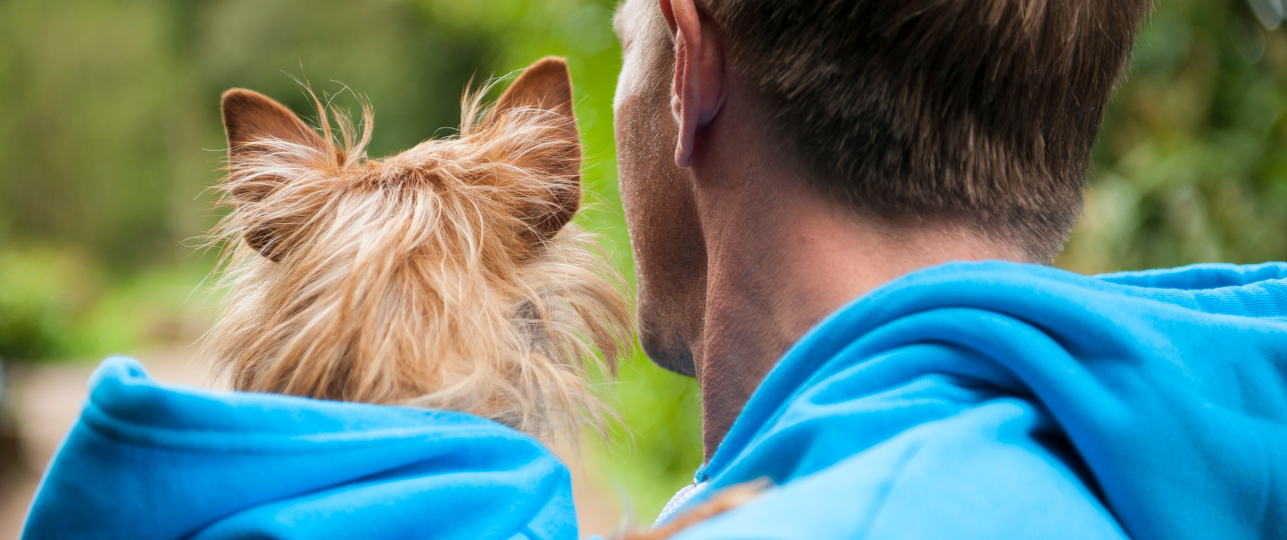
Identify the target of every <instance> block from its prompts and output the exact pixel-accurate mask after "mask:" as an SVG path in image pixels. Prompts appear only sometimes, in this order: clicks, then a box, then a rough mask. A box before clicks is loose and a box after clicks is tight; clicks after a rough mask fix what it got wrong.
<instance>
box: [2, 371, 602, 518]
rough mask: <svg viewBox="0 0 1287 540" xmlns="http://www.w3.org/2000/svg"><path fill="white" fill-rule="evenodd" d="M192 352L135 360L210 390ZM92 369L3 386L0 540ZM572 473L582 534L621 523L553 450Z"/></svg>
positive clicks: (26, 377) (22, 375) (22, 378)
mask: <svg viewBox="0 0 1287 540" xmlns="http://www.w3.org/2000/svg"><path fill="white" fill-rule="evenodd" d="M192 353H193V351H192V350H191V349H175V350H166V351H158V352H154V353H151V354H143V355H139V361H141V362H142V363H143V365H144V367H146V368H147V370H148V373H149V374H151V375H152V377H153V378H155V379H156V380H158V381H160V382H163V383H168V384H183V385H189V386H203V387H209V386H210V384H209V382H208V381H207V379H206V377H205V376H204V370H202V369H201V368H200V367H199V366H197V365H194V363H193V362H192ZM94 367H95V364H93V363H82V362H74V363H73V362H68V363H45V364H39V365H34V366H16V367H15V368H14V369H12V370H11V373H10V378H9V380H8V381H7V382H8V384H7V388H8V391H7V392H6V394H7V395H8V400H7V401H8V404H7V405H8V408H9V413H10V414H11V415H12V418H13V420H14V424H15V428H16V434H17V439H18V440H17V442H18V444H17V452H18V454H19V462H20V464H21V465H20V466H18V467H14V468H10V469H9V470H7V471H4V470H0V540H11V539H12V540H16V539H17V538H18V537H19V535H20V534H21V531H22V521H23V517H24V516H25V515H26V513H27V507H28V506H29V505H30V503H31V496H32V494H33V493H34V492H35V490H36V486H37V484H38V483H39V482H40V471H43V470H44V468H45V464H46V463H48V462H49V458H50V456H52V455H53V453H54V450H55V448H57V446H58V442H59V441H60V440H62V437H63V434H65V433H66V432H67V430H68V428H70V427H71V424H72V422H73V421H75V419H76V416H77V415H78V414H79V413H80V406H81V402H82V401H84V399H85V394H86V383H87V381H88V380H89V375H90V374H91V373H92V372H93V371H94ZM556 451H557V452H558V454H559V455H560V457H562V458H563V460H564V462H565V463H567V464H568V467H569V469H571V471H572V490H573V495H574V496H575V498H576V505H577V510H578V521H580V529H581V534H582V535H583V536H590V535H595V534H602V535H608V534H611V533H612V532H613V531H615V530H616V528H617V527H618V525H619V523H620V515H621V513H620V510H619V509H618V508H617V506H616V504H614V501H615V498H613V497H607V496H604V492H603V490H600V489H598V488H597V487H596V485H595V483H594V481H593V480H592V477H591V475H590V474H588V472H587V470H586V468H585V466H584V464H583V463H581V461H580V460H579V459H575V457H574V456H575V454H573V453H572V452H568V451H564V450H562V449H557V450H556Z"/></svg>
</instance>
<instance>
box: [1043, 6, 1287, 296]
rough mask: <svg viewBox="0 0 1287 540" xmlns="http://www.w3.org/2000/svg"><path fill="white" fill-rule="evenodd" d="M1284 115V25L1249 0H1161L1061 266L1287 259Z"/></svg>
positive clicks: (1089, 268) (1111, 119) (1110, 116)
mask: <svg viewBox="0 0 1287 540" xmlns="http://www.w3.org/2000/svg"><path fill="white" fill-rule="evenodd" d="M1255 1H1263V0H1255ZM1277 1H1278V0H1274V2H1275V3H1276V2H1277ZM1276 5H1278V6H1279V7H1281V4H1280V3H1276ZM1279 17H1281V15H1279ZM1270 24H1271V25H1272V24H1276V23H1275V22H1274V21H1272V19H1270ZM1284 111H1287V35H1285V34H1284V31H1283V29H1282V27H1277V28H1276V29H1272V30H1271V29H1266V28H1265V27H1264V26H1262V24H1261V23H1258V22H1257V19H1256V17H1255V15H1254V14H1253V12H1252V10H1251V8H1250V7H1249V6H1248V5H1247V4H1246V3H1244V2H1243V1H1242V0H1206V1H1202V2H1178V1H1174V0H1166V1H1163V2H1161V3H1160V4H1159V8H1158V11H1157V13H1156V14H1155V15H1154V16H1153V18H1152V21H1150V22H1149V23H1148V24H1147V25H1146V26H1145V27H1144V28H1143V29H1142V32H1141V34H1140V38H1139V42H1138V44H1137V46H1136V49H1135V54H1134V57H1133V61H1132V64H1131V70H1130V72H1129V75H1128V79H1127V82H1126V84H1124V85H1123V86H1122V88H1121V89H1120V91H1119V92H1118V95H1117V96H1116V98H1115V99H1114V100H1113V101H1112V102H1110V104H1109V107H1108V111H1107V120H1106V122H1105V128H1104V131H1103V134H1102V136H1101V138H1100V141H1099V145H1098V146H1097V147H1096V152H1095V157H1094V165H1095V172H1094V173H1093V174H1092V178H1091V188H1090V191H1089V193H1088V197H1087V205H1086V213H1085V215H1084V216H1083V218H1082V220H1081V223H1080V224H1079V225H1078V227H1077V229H1076V230H1075V231H1074V234H1073V239H1072V242H1071V243H1070V244H1069V246H1068V249H1067V250H1066V251H1065V252H1064V254H1063V256H1062V257H1060V259H1059V262H1058V264H1059V265H1060V266H1062V267H1065V268H1069V269H1073V270H1076V271H1080V272H1085V273H1095V272H1106V271H1114V270H1133V269H1141V268H1153V267H1168V266H1178V265H1183V264H1191V263H1197V262H1216V261H1222V262H1236V263H1254V262H1261V261H1266V260H1282V259H1284V258H1287V121H1285V118H1284Z"/></svg>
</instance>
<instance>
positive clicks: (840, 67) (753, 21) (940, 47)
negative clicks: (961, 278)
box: [697, 0, 1151, 261]
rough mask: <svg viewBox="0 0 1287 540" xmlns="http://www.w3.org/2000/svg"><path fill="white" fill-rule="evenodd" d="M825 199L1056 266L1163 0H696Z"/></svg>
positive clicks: (772, 125)
mask: <svg viewBox="0 0 1287 540" xmlns="http://www.w3.org/2000/svg"><path fill="white" fill-rule="evenodd" d="M697 3H698V6H699V7H700V8H701V10H702V11H704V12H705V13H706V14H707V15H708V16H709V17H711V18H712V19H713V20H714V22H715V23H716V24H717V25H718V26H719V27H720V29H721V33H722V34H723V36H724V39H725V40H726V47H727V49H728V54H729V57H730V62H731V64H732V67H733V68H734V69H736V70H738V71H739V72H740V73H741V74H742V76H743V77H744V78H745V80H746V81H747V83H748V84H749V86H751V88H752V90H753V91H754V92H755V93H757V94H758V95H759V98H760V100H761V102H762V104H763V105H764V107H765V108H766V111H768V112H769V113H768V115H767V116H768V118H769V122H770V128H771V130H772V133H773V134H774V135H775V136H777V137H780V138H781V139H783V142H784V146H785V147H786V148H788V149H790V150H792V151H793V152H794V154H795V155H796V157H797V158H799V161H800V162H801V163H802V164H804V165H805V166H806V167H808V168H809V169H810V170H809V173H810V176H811V177H812V178H814V179H815V181H816V184H817V187H818V188H819V189H822V190H824V191H825V192H827V193H828V194H829V195H832V196H839V197H842V198H843V199H844V200H846V201H848V202H849V203H850V204H852V205H854V206H856V207H859V208H862V209H865V210H867V211H871V212H875V213H876V214H878V215H880V216H883V217H885V218H888V219H892V220H895V221H901V220H916V219H920V218H926V217H934V218H946V219H954V220H960V221H962V222H966V223H969V224H970V225H973V226H977V227H979V228H981V229H982V230H983V231H985V232H987V233H989V234H992V235H996V236H998V237H1000V238H1003V239H1005V240H1006V241H1009V242H1015V243H1018V244H1019V245H1020V246H1022V247H1023V248H1024V249H1025V251H1027V252H1028V253H1029V255H1030V256H1031V257H1032V258H1033V259H1034V260H1044V261H1050V260H1053V258H1054V256H1055V255H1056V254H1057V253H1058V252H1059V251H1060V249H1062V246H1063V244H1064V242H1065V241H1066V239H1067V236H1068V232H1069V231H1070V229H1071V228H1072V225H1073V223H1074V222H1075V221H1076V219H1077V217H1078V215H1079V214H1080V212H1081V204H1082V190H1083V188H1084V184H1085V177H1086V172H1087V167H1088V163H1089V159H1090V151H1091V147H1092V146H1093V144H1094V142H1095V138H1096V135H1097V134H1098V132H1099V128H1100V124H1101V121H1102V118H1103V113H1104V104H1105V102H1106V101H1107V100H1108V98H1109V95H1110V94H1111V93H1112V90H1113V88H1114V85H1115V83H1116V81H1117V80H1118V78H1119V76H1120V75H1121V73H1122V71H1123V66H1124V65H1125V63H1126V60H1127V57H1128V56H1129V54H1130V50H1131V45H1132V43H1133V42H1134V40H1135V34H1136V29H1137V27H1138V25H1139V23H1140V21H1141V19H1142V18H1143V17H1144V16H1145V14H1146V13H1147V12H1148V11H1149V9H1150V6H1151V0H698V2H697Z"/></svg>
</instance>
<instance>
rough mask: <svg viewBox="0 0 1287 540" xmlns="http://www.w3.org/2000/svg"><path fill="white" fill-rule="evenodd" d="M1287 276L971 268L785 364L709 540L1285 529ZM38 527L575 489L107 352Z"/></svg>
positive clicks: (370, 519) (168, 524) (317, 525)
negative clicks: (751, 491)
mask: <svg viewBox="0 0 1287 540" xmlns="http://www.w3.org/2000/svg"><path fill="white" fill-rule="evenodd" d="M1284 277H1287V264H1268V265H1261V266H1250V267H1237V266H1227V265H1207V266H1197V267H1189V268H1182V269H1177V270H1166V271H1155V272H1143V273H1130V274H1116V275H1108V276H1099V277H1083V276H1078V275H1074V274H1069V273H1067V272H1062V271H1059V270H1055V269H1050V268H1045V267H1038V266H1029V265H1017V264H1009V263H996V262H990V263H961V264H950V265H945V266H941V267H936V268H931V269H927V270H923V271H920V272H916V273H913V274H911V275H908V276H906V277H904V278H902V279H899V280H896V281H894V282H892V283H890V284H888V285H886V286H884V287H882V288H880V289H878V290H876V291H874V292H872V293H871V294H868V295H867V296H865V297H863V298H861V299H859V300H858V301H856V302H854V303H853V304H852V305H850V306H849V307H847V308H845V309H843V310H841V311H840V312H838V313H836V314H834V315H833V316H832V317H830V318H829V319H828V320H826V321H825V322H823V323H822V324H820V325H819V326H818V327H817V328H815V329H814V330H813V331H811V332H810V333H809V334H808V335H807V336H806V337H805V338H804V339H802V340H801V341H800V342H799V343H798V344H796V346H795V347H793V348H792V350H791V351H790V352H789V353H788V354H787V355H786V356H785V357H784V358H783V359H782V360H781V361H780V362H779V364H778V365H777V366H776V367H775V368H774V370H773V371H772V372H771V373H770V374H769V376H768V377H767V378H766V379H765V381H764V382H763V384H762V385H761V387H760V388H759V390H758V391H757V392H756V393H755V395H754V396H753V397H752V398H751V400H750V402H749V403H748V404H747V406H746V408H745V410H744V411H743V412H742V414H741V416H740V417H739V418H738V420H737V422H736V423H735V424H734V426H733V428H732V429H731V431H730V432H729V434H728V436H727V437H726V438H725V440H724V442H723V444H721V446H720V447H719V449H718V450H717V452H716V453H715V455H714V456H713V457H712V459H711V461H710V463H709V464H707V465H706V466H705V467H704V468H703V469H702V470H701V471H699V472H698V478H699V480H701V484H700V485H699V490H698V491H697V492H698V495H697V496H696V497H695V498H694V499H693V500H692V501H691V502H689V503H688V506H689V507H691V506H692V505H693V504H697V502H699V501H700V500H702V499H703V498H704V497H706V496H709V494H710V493H711V492H713V491H714V490H712V489H711V488H712V487H714V488H719V487H723V486H728V485H733V484H736V483H740V482H744V481H748V480H754V479H757V478H762V477H768V478H770V479H772V480H773V481H774V482H775V483H777V484H778V485H779V486H780V487H779V488H777V489H775V490H774V491H772V492H770V493H768V494H767V495H765V496H763V497H761V498H759V499H757V500H755V501H753V502H751V503H749V504H748V505H746V506H744V507H742V508H739V509H737V510H734V511H732V512H730V513H728V514H725V515H723V516H719V517H716V518H714V519H711V520H708V521H706V522H704V523H701V524H699V525H697V526H695V527H694V528H691V529H689V530H687V531H685V532H683V533H681V534H680V535H679V537H678V538H679V539H680V540H698V539H713V538H725V539H796V538H799V539H810V540H827V539H842V538H843V539H849V538H873V539H879V538H899V539H904V538H935V539H937V538H942V539H971V538H980V539H981V538H1001V539H1023V538H1041V539H1059V538H1122V537H1124V536H1126V535H1129V536H1131V537H1133V538H1136V539H1137V540H1145V539H1148V540H1151V539H1159V540H1161V539H1166V540H1184V539H1199V538H1200V539H1210V538H1222V539H1224V538H1229V539H1244V538H1287V380H1285V379H1287V282H1285V281H1283V280H1282V279H1283V278H1284ZM92 384H93V387H94V388H93V392H92V394H91V397H90V399H89V400H88V402H87V404H86V410H85V412H84V414H83V417H82V419H81V420H80V422H78V424H77V425H76V426H75V427H74V428H73V429H72V432H71V433H70V434H69V436H68V439H67V441H66V442H65V443H64V445H63V448H62V449H61V450H60V452H59V454H58V457H57V458H56V459H55V463H54V465H53V466H52V467H51V469H50V470H49V471H48V472H47V473H46V478H45V480H44V482H43V485H42V487H41V490H40V493H39V494H38V496H37V499H36V501H35V502H34V508H33V511H32V515H31V518H30V521H29V523H28V526H27V531H26V534H27V537H28V538H70V539H75V538H89V537H95V538H234V537H235V538H245V537H274V538H372V539H376V538H404V537H406V538H412V537H421V538H498V539H508V538H510V537H511V536H513V537H515V538H574V537H575V535H576V532H575V525H574V512H573V509H572V508H571V502H570V500H571V499H570V495H569V490H568V474H567V472H566V470H564V469H563V467H562V466H561V465H559V464H558V462H557V461H556V460H555V459H554V458H553V457H552V456H550V455H549V454H548V452H546V451H545V450H544V449H543V448H542V447H540V445H539V444H537V443H536V442H535V441H532V440H531V439H528V438H527V437H524V436H522V435H520V434H518V433H516V432H514V431H512V430H509V429H507V428H504V427H501V426H497V425H495V424H492V423H489V422H486V421H483V420H479V419H477V418H473V417H470V416H468V415H463V414H455V413H435V412H425V411H416V410H410V409H398V408H391V407H376V406H365V405H354V404H342V403H329V402H318V401H311V400H303V399H295V398H287V397H277V396H264V395H247V394H230V393H211V392H203V391H197V390H177V389H164V388H161V387H158V386H157V385H156V384H155V383H154V382H152V381H151V380H150V379H148V378H147V377H146V376H145V375H143V373H142V371H141V370H140V369H139V367H138V366H137V364H133V363H132V362H129V361H125V360H120V359H117V360H109V361H108V362H107V363H105V364H104V366H103V367H102V368H100V370H99V372H98V374H97V375H96V376H95V378H94V380H93V383H92Z"/></svg>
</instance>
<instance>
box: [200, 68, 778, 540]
mask: <svg viewBox="0 0 1287 540" xmlns="http://www.w3.org/2000/svg"><path fill="white" fill-rule="evenodd" d="M482 95H483V93H482V92H478V93H474V94H472V95H470V94H467V95H466V97H465V99H464V104H463V105H464V106H463V113H462V121H461V128H460V133H459V136H458V137H455V138H451V139H441V140H428V141H425V142H423V143H420V144H419V145H417V146H416V147H414V148H411V149H410V150H407V151H405V152H402V153H401V154H398V155H396V156H393V157H390V158H388V159H385V160H382V161H381V160H373V159H367V157H366V155H365V153H364V149H365V147H366V144H367V142H368V141H369V140H370V136H371V126H372V114H371V110H370V108H369V107H364V108H363V122H362V131H361V134H360V136H359V135H358V132H357V130H356V129H355V128H354V127H353V125H352V124H351V123H350V122H349V121H348V120H347V118H346V117H345V116H344V115H343V114H340V113H339V112H338V111H336V110H334V109H330V110H328V109H327V108H326V107H324V106H323V105H322V104H321V103H320V101H317V100H316V98H314V101H315V102H316V103H317V114H318V118H319V123H320V124H321V129H320V130H314V129H312V128H310V127H309V126H308V125H307V124H305V123H304V122H303V121H302V120H300V119H299V117H297V116H296V115H295V114H294V113H292V112H291V111H290V110H289V109H287V108H286V107H284V106H282V105H281V104H279V103H277V102H276V101H273V100H272V99H270V98H268V97H266V96H263V95H261V94H258V93H255V92H252V91H249V90H242V89H233V90H229V91H228V92H225V93H224V95H223V121H224V128H225V130H226V132H227V135H228V166H227V172H228V174H227V176H226V177H225V178H224V181H223V182H222V183H221V184H220V192H221V193H222V195H223V196H222V199H221V200H222V203H223V204H225V205H226V206H228V207H229V208H230V212H229V213H228V215H227V217H225V218H224V219H223V220H222V221H221V222H220V224H219V225H218V227H217V228H216V230H215V232H214V235H213V239H214V241H216V242H222V243H223V245H224V246H225V251H224V258H223V262H222V264H221V268H222V270H221V278H220V284H221V285H222V286H223V287H225V288H226V289H227V296H226V298H225V305H224V312H223V316H222V318H221V319H220V320H219V321H218V322H217V323H216V324H215V326H214V328H213V329H212V330H211V332H210V334H209V335H208V336H207V339H206V341H205V351H206V354H207V356H208V357H209V358H210V359H211V361H212V363H213V367H214V369H215V371H216V374H218V375H222V376H223V377H225V378H227V379H228V380H229V381H230V382H231V384H232V386H233V388H235V389H237V390H244V391H252V392H271V393H279V394H293V395H299V396H306V397H312V398H319V399H332V400H343V401H356V402H367V403H382V404H397V405H409V406H415V407H424V408H433V409H448V410H457V411H464V412H468V413H473V414H476V415H478V416H481V417H484V418H490V419H492V420H496V421H498V422H500V423H503V424H506V425H509V426H512V427H514V428H517V429H519V430H521V431H525V432H527V433H529V434H532V435H535V436H538V437H541V438H547V439H548V438H549V437H550V436H553V435H556V434H558V433H560V432H562V433H564V434H566V435H570V436H573V437H574V436H575V427H576V426H577V424H578V423H579V422H582V421H584V422H588V423H591V424H593V425H601V422H602V420H603V417H604V415H605V414H606V413H605V410H604V409H603V407H602V405H601V403H600V402H599V400H598V399H596V397H595V396H594V394H593V392H592V391H591V390H590V389H589V388H588V387H587V385H586V383H585V380H584V375H585V369H584V368H585V367H586V363H587V362H590V361H594V359H595V358H598V357H602V358H603V361H604V366H603V367H604V368H606V369H607V370H608V371H609V372H614V371H615V368H616V362H617V359H618V358H619V357H620V356H621V354H622V353H623V352H624V351H625V349H626V347H628V346H629V345H630V344H631V343H632V342H633V340H634V334H633V331H634V328H635V325H634V321H633V318H632V315H631V311H630V309H629V306H628V304H627V302H626V299H625V297H624V296H623V293H622V289H623V288H624V287H623V283H622V280H621V278H620V277H619V275H618V274H617V273H616V272H614V271H613V270H612V269H611V267H610V266H609V265H608V264H607V262H606V261H605V260H604V258H603V257H602V256H600V254H599V253H596V248H595V247H594V238H593V237H592V236H591V235H588V234H586V233H584V232H581V231H580V230H579V229H577V227H576V226H574V225H571V224H569V221H570V220H571V219H572V217H573V216H574V215H575V214H576V212H577V210H578V209H579V207H580V201H581V188H580V169H581V147H580V141H579V135H578V132H577V128H576V119H575V117H574V116H573V112H572V87H571V79H570V78H569V77H568V72H567V64H566V63H565V62H564V61H563V60H562V59H557V58H546V59H543V60H541V61H539V62H537V63H535V64H533V65H532V66H531V67H530V68H528V69H527V70H526V71H525V72H524V73H523V75H522V76H520V77H519V78H518V79H517V80H516V81H515V82H514V83H513V84H512V85H511V86H510V88H509V89H508V90H507V91H506V92H505V94H504V95H502V96H501V98H500V99H499V100H498V101H497V104H496V105H495V107H493V108H492V109H491V111H489V112H487V111H484V110H483V107H482V99H481V98H482ZM331 118H334V119H335V123H336V124H338V131H339V134H338V137H339V140H338V141H337V140H336V135H335V133H334V132H333V129H332V126H331V124H332V122H331ZM596 349H597V351H598V352H599V354H598V355H596V354H595V350H596ZM755 492H758V488H736V489H731V490H729V491H727V492H724V493H720V494H717V495H716V496H715V497H714V498H713V499H712V501H711V502H710V503H708V504H705V505H702V506H700V507H698V508H697V509H695V510H694V511H692V512H690V513H687V514H684V515H682V516H680V517H679V518H677V519H676V520H675V521H673V522H671V523H670V524H668V525H667V526H665V527H663V528H660V529H657V530H655V531H650V532H646V533H627V534H624V535H621V538H622V540H651V539H654V538H656V539H661V538H667V537H669V536H671V535H672V534H674V533H675V532H678V531H679V530H682V529H683V528H686V527H688V526H689V525H691V524H693V523H696V522H698V521H701V520H704V519H706V518H708V517H711V516H713V515H716V514H720V513H722V512H724V511H726V510H729V509H731V508H733V507H736V506H738V505H740V504H741V503H742V502H743V501H745V500H747V499H749V498H750V497H751V496H753V494H754V493H755Z"/></svg>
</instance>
